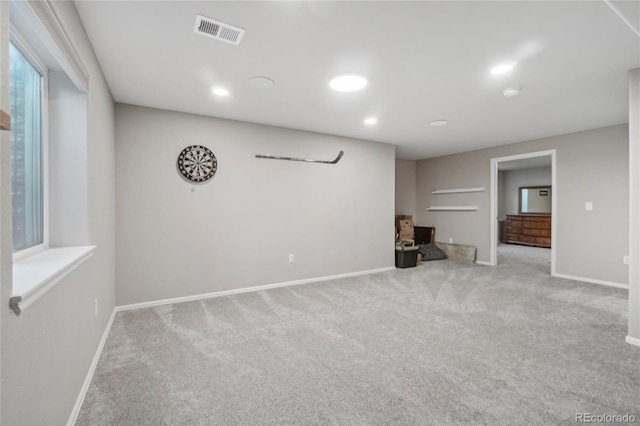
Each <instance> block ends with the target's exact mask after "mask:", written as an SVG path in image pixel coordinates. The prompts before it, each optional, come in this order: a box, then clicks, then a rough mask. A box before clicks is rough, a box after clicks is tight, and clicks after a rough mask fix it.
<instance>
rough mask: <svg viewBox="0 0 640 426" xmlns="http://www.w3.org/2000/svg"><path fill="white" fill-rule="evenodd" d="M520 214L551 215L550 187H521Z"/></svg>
mask: <svg viewBox="0 0 640 426" xmlns="http://www.w3.org/2000/svg"><path fill="white" fill-rule="evenodd" d="M519 198H520V214H526V213H533V214H551V186H521V187H520V196H519Z"/></svg>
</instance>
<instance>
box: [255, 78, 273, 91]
mask: <svg viewBox="0 0 640 426" xmlns="http://www.w3.org/2000/svg"><path fill="white" fill-rule="evenodd" d="M249 84H251V85H252V86H253V87H255V88H258V89H269V88H271V87H273V86H274V85H275V84H276V83H274V81H273V80H271V79H270V78H269V77H262V76H256V77H251V78H250V79H249Z"/></svg>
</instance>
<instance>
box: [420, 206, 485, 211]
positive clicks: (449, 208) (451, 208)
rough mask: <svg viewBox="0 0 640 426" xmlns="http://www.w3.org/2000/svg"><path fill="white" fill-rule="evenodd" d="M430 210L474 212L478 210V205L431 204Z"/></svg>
mask: <svg viewBox="0 0 640 426" xmlns="http://www.w3.org/2000/svg"><path fill="white" fill-rule="evenodd" d="M427 210H430V211H465V212H472V211H476V210H478V206H431V207H429V208H427Z"/></svg>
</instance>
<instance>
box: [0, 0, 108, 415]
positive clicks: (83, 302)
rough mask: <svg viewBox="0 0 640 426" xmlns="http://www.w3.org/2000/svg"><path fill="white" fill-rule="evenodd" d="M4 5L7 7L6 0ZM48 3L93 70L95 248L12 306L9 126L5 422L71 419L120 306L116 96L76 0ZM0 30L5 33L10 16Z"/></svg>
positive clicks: (4, 195)
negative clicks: (27, 303)
mask: <svg viewBox="0 0 640 426" xmlns="http://www.w3.org/2000/svg"><path fill="white" fill-rule="evenodd" d="M1 3H2V6H3V7H4V5H6V4H7V2H1ZM51 5H52V7H53V9H54V12H55V14H56V16H57V17H58V18H59V19H60V21H61V23H62V26H63V28H64V31H65V32H66V34H67V36H68V37H69V39H70V41H71V43H72V44H73V46H74V47H75V49H76V50H77V52H78V54H79V55H80V58H81V59H82V62H83V63H84V65H85V67H86V68H87V71H88V72H89V82H90V88H89V96H88V132H87V134H86V138H87V141H88V142H87V154H86V158H87V170H88V172H87V176H88V179H86V192H87V194H88V200H89V201H88V203H89V205H90V208H89V213H88V219H87V220H86V225H85V226H87V227H88V232H86V233H85V234H84V235H86V234H87V233H88V235H89V240H90V243H92V244H96V245H97V246H98V248H97V249H96V251H95V253H94V255H93V257H92V258H91V259H89V260H88V261H87V262H86V263H84V264H83V265H81V266H80V267H79V268H78V269H76V270H75V271H73V272H72V273H71V274H70V275H68V276H67V277H66V278H64V279H63V280H62V281H61V282H60V283H59V284H57V286H56V287H55V288H54V289H52V290H50V291H49V292H48V293H47V294H46V295H45V296H43V297H42V298H41V299H39V300H38V301H37V302H36V303H35V304H34V305H33V306H31V307H30V308H29V309H28V310H26V311H24V312H23V313H22V314H21V315H20V316H16V315H15V314H14V312H13V311H12V310H11V309H9V303H8V302H9V297H10V295H11V287H12V284H11V275H10V272H9V274H7V271H11V265H12V261H11V246H10V238H8V239H7V238H5V236H6V235H10V229H11V223H10V216H9V215H8V214H6V212H5V210H4V209H5V206H7V205H8V206H10V204H11V190H10V183H9V185H8V186H7V181H6V179H7V177H8V179H10V177H9V176H10V175H9V174H8V168H9V164H10V159H9V158H10V157H9V156H10V151H9V149H8V146H9V143H8V142H7V139H8V135H6V134H7V133H8V132H3V134H2V144H1V145H2V147H1V148H0V155H1V158H0V160H1V163H0V164H1V165H2V175H1V176H2V181H1V186H0V190H1V192H0V199H1V201H2V202H1V205H2V214H1V216H0V220H1V223H0V226H1V230H2V235H3V237H2V251H1V252H0V254H1V258H0V260H1V265H0V270H1V271H2V275H1V279H2V281H1V283H0V284H1V298H2V305H1V307H0V312H1V319H2V358H1V359H2V364H1V368H2V419H1V423H2V424H3V425H21V424H24V425H53V424H56V425H57V424H65V423H66V422H67V420H68V419H69V415H70V413H71V411H72V409H73V406H74V404H75V402H76V398H77V397H78V394H79V392H80V389H81V387H82V384H83V382H84V379H85V377H86V374H87V371H88V369H89V366H90V364H91V361H92V359H93V356H94V355H95V352H96V349H97V347H98V344H99V341H100V339H101V337H102V335H103V332H104V330H105V328H106V325H107V322H108V320H109V317H110V315H111V313H112V311H113V308H114V306H115V207H114V206H115V185H114V183H115V177H114V118H113V108H114V105H113V99H112V97H111V94H110V91H109V89H108V87H107V85H106V83H105V80H104V77H103V75H102V71H101V70H100V66H99V65H98V62H97V60H96V58H95V56H94V53H93V49H92V48H91V45H90V44H89V41H88V39H87V37H86V34H85V32H84V28H83V27H82V24H81V22H80V19H79V17H78V15H77V14H76V11H75V7H74V5H73V3H72V2H70V1H60V2H58V1H56V2H52V3H51ZM3 10H4V9H3ZM3 19H4V15H3ZM2 28H3V31H4V29H5V28H6V27H5V22H2ZM7 42H8V40H7V39H6V38H5V37H4V33H3V37H2V45H3V48H2V58H3V60H4V59H7V58H8V54H7V51H6V50H5V48H4V46H5V43H7ZM3 95H4V93H3ZM3 100H4V96H3ZM5 138H6V139H5ZM7 230H9V232H7ZM5 232H7V233H5ZM7 240H8V241H9V245H8V247H7V246H6V242H7ZM94 299H98V301H99V312H98V316H97V317H94V312H93V303H94Z"/></svg>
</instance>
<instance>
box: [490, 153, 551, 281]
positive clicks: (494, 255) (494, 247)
mask: <svg viewBox="0 0 640 426" xmlns="http://www.w3.org/2000/svg"><path fill="white" fill-rule="evenodd" d="M548 156H551V188H552V190H551V276H555V274H556V245H557V242H558V240H557V229H558V227H557V226H556V223H557V220H558V215H557V206H558V203H557V196H556V194H557V193H558V185H557V180H556V150H555V149H549V150H545V151H535V152H527V153H524V154H516V155H508V156H505V157H495V158H491V165H490V167H491V169H490V176H491V206H490V215H489V218H490V220H491V224H490V229H491V231H490V247H491V250H490V256H489V264H490V265H491V266H496V265H497V264H498V166H499V164H500V163H504V162H507V161H514V160H522V159H525V158H535V157H548Z"/></svg>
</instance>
